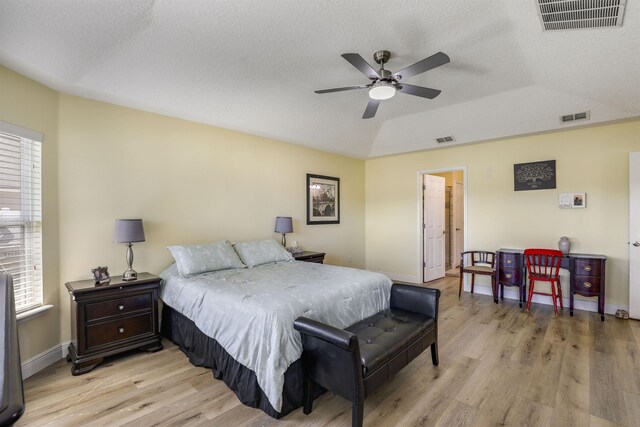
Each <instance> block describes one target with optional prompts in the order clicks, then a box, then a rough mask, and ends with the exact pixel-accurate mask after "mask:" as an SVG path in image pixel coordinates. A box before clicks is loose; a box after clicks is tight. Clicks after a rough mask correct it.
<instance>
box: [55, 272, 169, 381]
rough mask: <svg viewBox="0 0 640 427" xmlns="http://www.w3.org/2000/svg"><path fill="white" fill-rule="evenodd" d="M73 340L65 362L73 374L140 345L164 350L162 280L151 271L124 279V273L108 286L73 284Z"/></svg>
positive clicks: (91, 367)
mask: <svg viewBox="0 0 640 427" xmlns="http://www.w3.org/2000/svg"><path fill="white" fill-rule="evenodd" d="M65 286H66V287H67V289H68V290H69V296H70V297H71V329H72V330H71V334H72V337H71V344H70V345H69V355H68V356H67V360H68V361H70V362H73V365H72V366H71V373H72V374H73V375H80V374H84V373H87V372H89V371H91V370H92V369H93V368H94V367H96V366H97V365H98V364H100V363H102V361H103V359H104V358H105V357H106V356H111V355H114V354H118V353H122V352H124V351H128V350H133V349H136V348H140V349H143V350H147V351H158V350H162V344H161V343H160V333H159V329H158V291H159V289H160V278H159V277H156V276H154V275H152V274H149V273H140V274H138V279H137V280H134V281H129V282H125V281H123V280H122V276H116V277H112V278H111V283H109V284H108V285H101V286H96V285H95V284H94V281H93V280H82V281H78V282H69V283H66V284H65Z"/></svg>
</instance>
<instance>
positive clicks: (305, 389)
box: [302, 378, 313, 415]
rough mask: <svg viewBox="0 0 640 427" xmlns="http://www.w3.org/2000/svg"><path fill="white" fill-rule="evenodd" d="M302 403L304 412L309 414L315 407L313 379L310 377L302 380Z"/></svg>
mask: <svg viewBox="0 0 640 427" xmlns="http://www.w3.org/2000/svg"><path fill="white" fill-rule="evenodd" d="M302 404H303V408H302V412H304V413H305V414H306V415H309V414H310V413H311V410H312V407H313V381H311V380H310V379H308V378H305V379H304V380H302Z"/></svg>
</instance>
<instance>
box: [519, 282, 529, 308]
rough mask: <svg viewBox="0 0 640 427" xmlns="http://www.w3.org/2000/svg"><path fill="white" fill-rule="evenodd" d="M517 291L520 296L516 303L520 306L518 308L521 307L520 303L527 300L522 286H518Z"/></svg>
mask: <svg viewBox="0 0 640 427" xmlns="http://www.w3.org/2000/svg"><path fill="white" fill-rule="evenodd" d="M518 291H519V292H518V294H519V298H520V301H518V305H519V306H520V308H522V303H524V302H526V300H527V291H526V289H525V287H524V286H518Z"/></svg>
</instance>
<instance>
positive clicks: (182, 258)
mask: <svg viewBox="0 0 640 427" xmlns="http://www.w3.org/2000/svg"><path fill="white" fill-rule="evenodd" d="M167 249H169V252H171V255H173V258H174V259H175V260H176V266H177V267H178V273H179V274H180V276H182V277H188V276H192V275H194V274H200V273H206V272H207V271H218V270H227V269H230V268H245V267H246V266H245V265H244V264H243V263H242V261H240V258H238V254H236V252H235V251H234V250H233V247H232V246H231V243H229V242H228V241H226V240H225V241H224V242H218V243H209V244H204V245H191V246H167Z"/></svg>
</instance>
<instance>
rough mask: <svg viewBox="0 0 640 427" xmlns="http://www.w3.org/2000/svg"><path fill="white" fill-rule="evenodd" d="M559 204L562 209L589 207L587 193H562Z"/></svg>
mask: <svg viewBox="0 0 640 427" xmlns="http://www.w3.org/2000/svg"><path fill="white" fill-rule="evenodd" d="M558 206H559V207H560V208H562V209H584V208H586V207H587V193H560V200H559V201H558Z"/></svg>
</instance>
